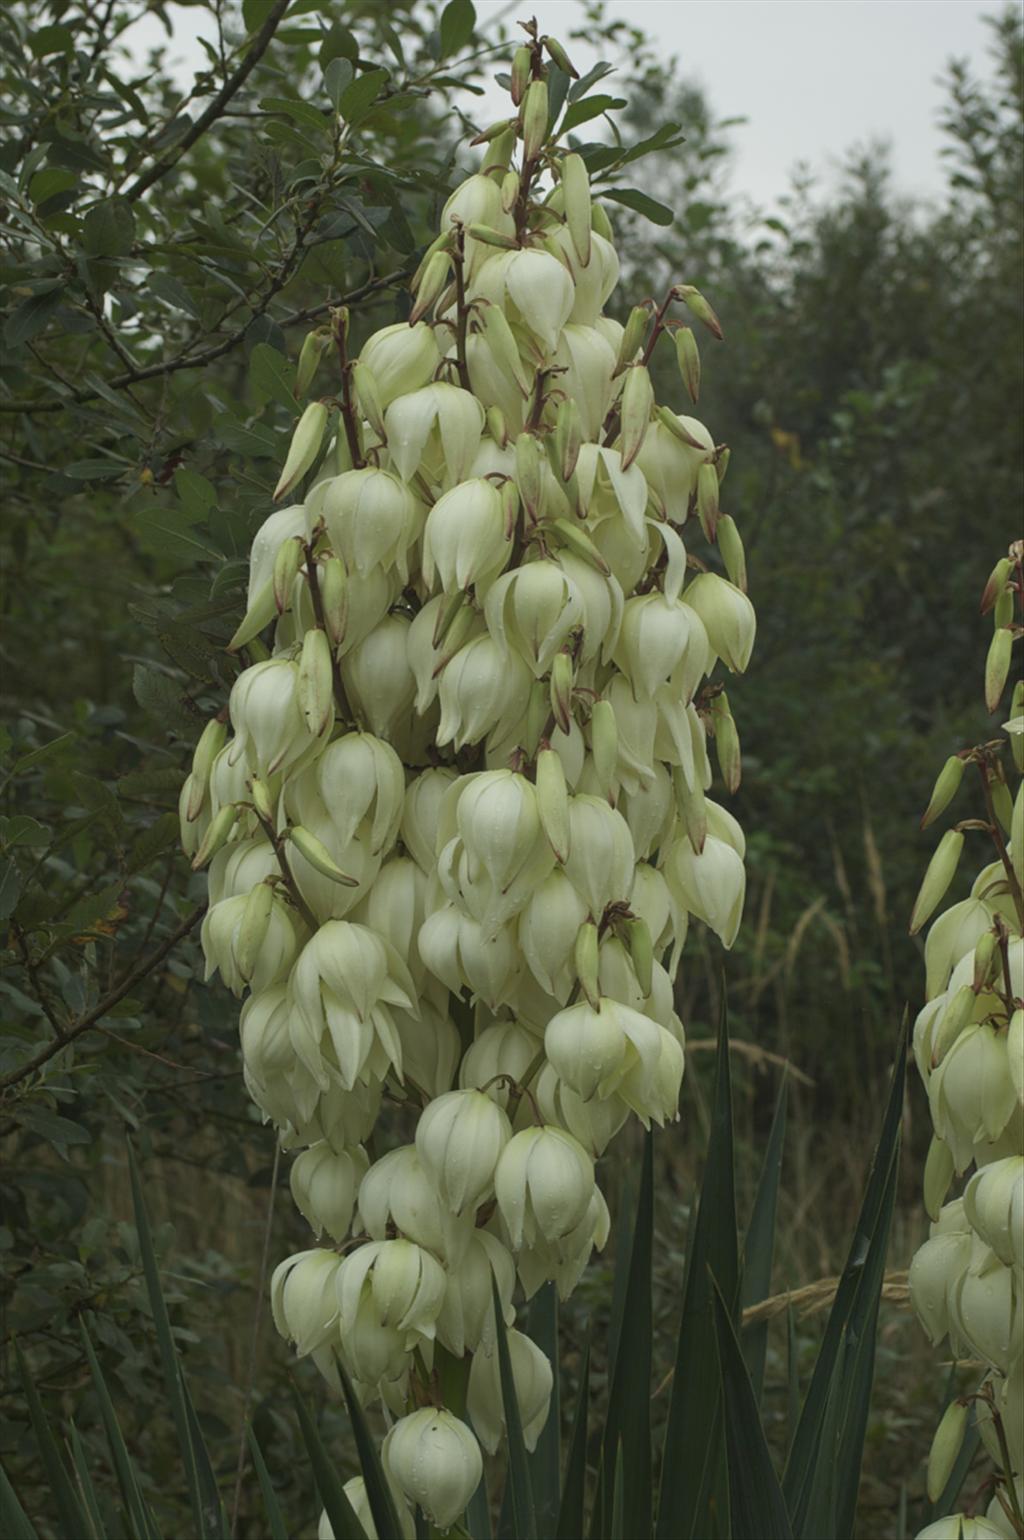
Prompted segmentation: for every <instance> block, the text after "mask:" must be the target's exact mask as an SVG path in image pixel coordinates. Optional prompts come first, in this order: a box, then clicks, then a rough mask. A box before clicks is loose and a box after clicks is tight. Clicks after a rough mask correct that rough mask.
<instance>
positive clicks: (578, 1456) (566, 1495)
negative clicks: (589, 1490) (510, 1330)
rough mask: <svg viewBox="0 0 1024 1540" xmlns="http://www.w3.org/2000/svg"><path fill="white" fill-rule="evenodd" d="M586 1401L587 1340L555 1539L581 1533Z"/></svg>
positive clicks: (574, 1539)
mask: <svg viewBox="0 0 1024 1540" xmlns="http://www.w3.org/2000/svg"><path fill="white" fill-rule="evenodd" d="M589 1404H590V1344H589V1342H588V1343H587V1346H586V1349H585V1351H584V1354H583V1364H582V1367H581V1368H580V1389H579V1395H578V1396H577V1397H576V1411H575V1414H574V1416H573V1422H572V1434H571V1436H570V1439H569V1454H568V1457H567V1459H566V1462H565V1479H564V1481H563V1482H562V1501H561V1506H560V1508H559V1510H558V1524H557V1526H556V1528H555V1536H556V1540H579V1537H580V1536H581V1535H582V1534H583V1500H584V1495H585V1489H586V1481H587V1408H588V1406H589Z"/></svg>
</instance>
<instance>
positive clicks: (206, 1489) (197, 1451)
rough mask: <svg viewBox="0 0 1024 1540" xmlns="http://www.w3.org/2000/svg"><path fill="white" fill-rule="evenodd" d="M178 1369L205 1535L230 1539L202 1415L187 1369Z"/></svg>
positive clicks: (218, 1538)
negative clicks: (189, 1385) (203, 1428)
mask: <svg viewBox="0 0 1024 1540" xmlns="http://www.w3.org/2000/svg"><path fill="white" fill-rule="evenodd" d="M178 1372H179V1374H180V1376H181V1393H182V1395H183V1396H184V1398H185V1414H186V1416H187V1417H188V1431H189V1437H190V1438H191V1440H192V1449H193V1452H194V1455H195V1462H196V1477H197V1480H198V1482H199V1497H200V1501H201V1502H202V1505H203V1522H204V1523H205V1525H206V1529H205V1530H204V1531H203V1533H204V1534H207V1535H211V1536H216V1537H217V1540H228V1525H227V1518H226V1516H225V1513H224V1504H223V1503H222V1502H221V1500H220V1488H219V1487H218V1485H217V1477H216V1476H215V1475H214V1471H213V1463H212V1461H211V1460H210V1453H209V1450H208V1449H207V1447H206V1440H205V1439H204V1438H203V1430H202V1428H201V1427H200V1426H199V1418H198V1417H197V1416H196V1409H195V1406H194V1405H193V1404H192V1393H191V1391H190V1390H189V1388H188V1381H187V1380H186V1378H185V1371H184V1370H183V1369H182V1368H181V1366H180V1364H179V1368H178Z"/></svg>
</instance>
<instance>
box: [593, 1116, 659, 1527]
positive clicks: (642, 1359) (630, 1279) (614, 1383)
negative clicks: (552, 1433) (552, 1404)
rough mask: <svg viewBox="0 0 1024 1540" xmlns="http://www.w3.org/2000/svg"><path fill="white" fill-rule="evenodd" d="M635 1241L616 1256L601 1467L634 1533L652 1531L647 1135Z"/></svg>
mask: <svg viewBox="0 0 1024 1540" xmlns="http://www.w3.org/2000/svg"><path fill="white" fill-rule="evenodd" d="M635 1212H636V1220H635V1223H634V1225H633V1237H632V1244H631V1246H630V1248H629V1251H628V1253H620V1254H619V1256H618V1257H617V1258H616V1271H619V1270H622V1271H623V1272H625V1273H626V1288H625V1294H624V1298H623V1313H622V1320H621V1324H620V1327H619V1338H618V1346H617V1351H616V1354H615V1365H614V1368H613V1369H612V1373H611V1382H610V1386H609V1391H608V1420H607V1423H606V1426H605V1436H604V1441H603V1453H602V1466H603V1469H604V1471H605V1473H606V1474H607V1473H608V1472H609V1471H618V1469H619V1467H618V1462H619V1461H620V1460H621V1472H620V1473H619V1474H618V1475H617V1477H616V1490H618V1491H619V1494H620V1498H621V1501H622V1503H623V1505H624V1511H625V1512H626V1513H628V1514H629V1522H630V1525H631V1527H632V1533H633V1534H634V1535H636V1536H638V1537H639V1536H644V1537H646V1536H647V1535H649V1534H650V1532H651V1351H652V1334H653V1323H652V1319H651V1260H652V1247H653V1237H654V1136H653V1134H651V1133H650V1132H648V1134H647V1137H646V1139H645V1140H644V1155H643V1167H642V1174H641V1177H640V1191H639V1193H638V1194H637V1202H636V1207H635ZM610 1499H611V1493H608V1494H606V1499H605V1511H604V1527H605V1529H606V1530H609V1529H610V1530H612V1531H614V1523H613V1518H612V1508H613V1504H612V1502H611V1500H610Z"/></svg>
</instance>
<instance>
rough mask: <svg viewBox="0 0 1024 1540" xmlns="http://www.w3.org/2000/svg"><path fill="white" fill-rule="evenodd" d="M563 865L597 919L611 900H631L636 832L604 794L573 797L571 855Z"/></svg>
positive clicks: (570, 805)
mask: <svg viewBox="0 0 1024 1540" xmlns="http://www.w3.org/2000/svg"><path fill="white" fill-rule="evenodd" d="M563 869H564V871H565V875H566V876H567V877H568V879H569V881H570V882H571V883H572V885H573V887H574V888H575V889H576V891H577V893H578V894H579V895H580V897H581V898H582V900H583V902H584V903H585V904H586V905H587V908H588V910H589V912H590V916H591V918H592V919H593V920H595V921H597V920H600V918H601V916H602V915H603V914H604V911H605V909H606V908H607V906H608V905H609V904H612V903H620V902H623V903H625V902H628V899H629V895H630V894H631V893H632V891H633V873H634V870H635V869H636V852H635V851H634V849H633V836H632V835H631V834H630V832H629V825H628V824H627V822H626V820H625V819H624V818H623V816H622V814H621V813H619V812H616V810H615V809H614V808H613V807H609V805H608V803H607V802H605V801H604V800H603V798H601V797H590V796H587V795H585V794H582V795H579V796H575V797H570V798H569V858H568V860H567V861H566V862H565V863H564V868H563Z"/></svg>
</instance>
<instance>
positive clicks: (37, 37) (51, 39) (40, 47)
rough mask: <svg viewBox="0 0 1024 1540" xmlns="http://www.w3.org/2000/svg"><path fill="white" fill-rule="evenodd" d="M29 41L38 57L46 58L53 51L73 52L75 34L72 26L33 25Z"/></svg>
mask: <svg viewBox="0 0 1024 1540" xmlns="http://www.w3.org/2000/svg"><path fill="white" fill-rule="evenodd" d="M27 41H28V46H29V47H30V48H31V50H32V52H33V53H34V54H35V56H36V58H37V59H45V58H46V56H47V54H51V53H66V54H71V53H73V52H74V48H75V34H74V33H73V32H72V30H71V28H70V27H61V26H49V27H31V28H29V32H28V39H27Z"/></svg>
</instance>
